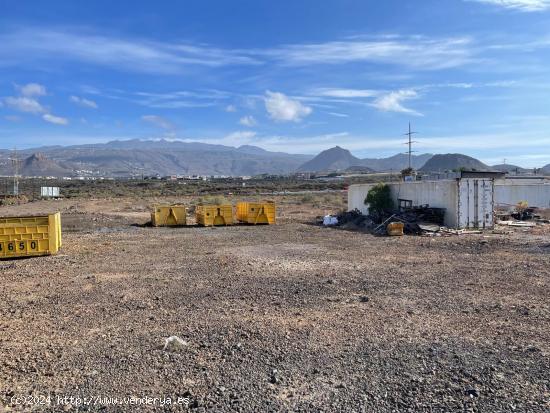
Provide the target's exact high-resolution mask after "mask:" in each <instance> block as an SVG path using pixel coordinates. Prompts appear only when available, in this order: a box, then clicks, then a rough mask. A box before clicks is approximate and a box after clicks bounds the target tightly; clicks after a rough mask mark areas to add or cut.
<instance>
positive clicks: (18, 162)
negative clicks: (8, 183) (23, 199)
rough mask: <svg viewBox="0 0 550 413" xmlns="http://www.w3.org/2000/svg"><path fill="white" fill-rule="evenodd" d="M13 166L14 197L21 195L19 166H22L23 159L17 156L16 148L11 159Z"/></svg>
mask: <svg viewBox="0 0 550 413" xmlns="http://www.w3.org/2000/svg"><path fill="white" fill-rule="evenodd" d="M10 161H11V165H12V167H13V195H14V196H17V195H19V166H20V165H21V159H19V155H18V154H17V149H16V148H14V149H13V152H12V155H11V157H10Z"/></svg>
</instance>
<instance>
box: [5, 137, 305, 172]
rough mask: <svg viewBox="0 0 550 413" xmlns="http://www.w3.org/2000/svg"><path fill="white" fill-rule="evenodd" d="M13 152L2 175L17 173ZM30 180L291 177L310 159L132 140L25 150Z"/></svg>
mask: <svg viewBox="0 0 550 413" xmlns="http://www.w3.org/2000/svg"><path fill="white" fill-rule="evenodd" d="M10 156H11V152H10V151H8V150H3V151H1V150H0V175H10V174H13V172H12V170H13V168H12V166H11V163H10V162H9V159H8V158H9V157H10ZM18 156H19V158H21V159H23V162H22V165H21V174H22V175H26V176H74V175H98V176H113V177H117V176H141V175H157V174H158V175H228V176H245V175H257V174H262V173H267V174H286V173H289V172H291V171H295V170H296V169H297V168H298V167H299V166H300V165H301V164H303V163H304V162H306V161H308V160H309V159H310V158H311V156H309V155H293V154H287V153H283V152H269V151H266V150H264V149H262V148H259V147H256V146H250V145H244V146H240V147H238V148H235V147H231V146H225V145H212V144H206V143H200V142H182V141H167V140H158V141H153V140H146V141H143V140H138V139H134V140H127V141H112V142H107V143H103V144H90V145H74V146H46V147H40V148H34V149H29V150H23V151H19V153H18Z"/></svg>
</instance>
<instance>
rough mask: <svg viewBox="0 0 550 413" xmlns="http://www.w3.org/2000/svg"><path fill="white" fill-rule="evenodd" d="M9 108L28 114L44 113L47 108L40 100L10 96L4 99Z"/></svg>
mask: <svg viewBox="0 0 550 413" xmlns="http://www.w3.org/2000/svg"><path fill="white" fill-rule="evenodd" d="M4 102H5V104H6V106H7V107H9V108H11V109H14V110H17V111H19V112H26V113H34V114H37V113H44V112H46V108H44V106H42V105H41V104H40V102H38V100H36V99H33V98H30V97H25V96H8V97H7V98H5V99H4Z"/></svg>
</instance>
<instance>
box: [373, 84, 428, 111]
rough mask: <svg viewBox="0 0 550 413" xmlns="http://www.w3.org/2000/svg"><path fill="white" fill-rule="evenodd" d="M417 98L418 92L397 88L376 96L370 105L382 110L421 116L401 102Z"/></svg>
mask: <svg viewBox="0 0 550 413" xmlns="http://www.w3.org/2000/svg"><path fill="white" fill-rule="evenodd" d="M416 98H418V93H417V92H416V91H415V90H412V89H406V90H397V91H393V92H389V93H387V94H385V95H382V96H380V97H378V98H377V99H376V100H375V101H374V102H373V103H371V106H373V107H375V108H376V109H378V110H380V111H383V112H399V113H408V114H411V115H416V116H422V114H421V113H420V112H417V111H415V110H413V109H409V108H407V107H405V106H403V102H404V101H406V100H410V99H416Z"/></svg>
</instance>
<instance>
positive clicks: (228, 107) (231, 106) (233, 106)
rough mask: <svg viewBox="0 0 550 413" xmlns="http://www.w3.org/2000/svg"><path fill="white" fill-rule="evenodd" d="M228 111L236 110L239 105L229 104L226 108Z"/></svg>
mask: <svg viewBox="0 0 550 413" xmlns="http://www.w3.org/2000/svg"><path fill="white" fill-rule="evenodd" d="M224 110H225V111H226V112H236V111H237V107H236V106H235V105H227V106H226V107H225V109H224Z"/></svg>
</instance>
